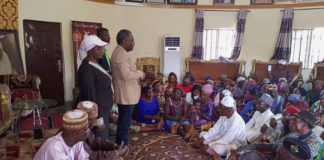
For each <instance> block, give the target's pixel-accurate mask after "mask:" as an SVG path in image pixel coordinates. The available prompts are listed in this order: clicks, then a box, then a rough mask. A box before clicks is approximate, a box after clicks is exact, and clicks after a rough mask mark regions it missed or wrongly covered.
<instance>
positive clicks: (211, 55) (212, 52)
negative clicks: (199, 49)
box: [203, 29, 235, 60]
mask: <svg viewBox="0 0 324 160" xmlns="http://www.w3.org/2000/svg"><path fill="white" fill-rule="evenodd" d="M234 34H235V29H205V30H204V37H203V47H204V60H211V59H218V57H219V56H224V57H230V56H231V53H232V50H233V46H234V40H235V39H234Z"/></svg>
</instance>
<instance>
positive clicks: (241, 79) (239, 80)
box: [236, 77, 246, 83]
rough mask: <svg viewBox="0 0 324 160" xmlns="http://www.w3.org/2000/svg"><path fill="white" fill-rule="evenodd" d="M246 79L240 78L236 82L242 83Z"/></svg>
mask: <svg viewBox="0 0 324 160" xmlns="http://www.w3.org/2000/svg"><path fill="white" fill-rule="evenodd" d="M245 80H246V79H245V78H244V77H239V78H237V79H236V82H237V83H239V82H241V81H245Z"/></svg>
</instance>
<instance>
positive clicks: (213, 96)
mask: <svg viewBox="0 0 324 160" xmlns="http://www.w3.org/2000/svg"><path fill="white" fill-rule="evenodd" d="M205 84H210V85H212V86H213V93H211V94H210V96H209V97H210V98H211V99H212V100H214V99H215V97H216V95H217V90H216V88H215V86H214V81H213V79H212V77H211V76H208V77H206V78H205Z"/></svg>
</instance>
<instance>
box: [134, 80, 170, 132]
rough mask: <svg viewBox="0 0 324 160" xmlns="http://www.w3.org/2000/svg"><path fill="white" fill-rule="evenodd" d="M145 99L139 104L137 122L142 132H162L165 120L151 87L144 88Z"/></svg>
mask: <svg viewBox="0 0 324 160" xmlns="http://www.w3.org/2000/svg"><path fill="white" fill-rule="evenodd" d="M143 93H144V97H143V98H141V99H140V100H139V102H138V104H137V107H138V117H137V118H136V121H137V122H139V123H141V124H140V127H141V128H140V132H142V131H143V132H148V131H156V130H157V131H160V130H161V129H162V127H163V123H164V121H163V118H162V117H161V115H160V113H161V110H160V106H159V102H158V100H157V99H156V98H155V97H153V91H152V88H151V87H150V86H146V87H144V88H143Z"/></svg>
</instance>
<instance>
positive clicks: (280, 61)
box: [278, 59, 287, 66]
mask: <svg viewBox="0 0 324 160" xmlns="http://www.w3.org/2000/svg"><path fill="white" fill-rule="evenodd" d="M278 63H279V64H282V65H284V66H285V65H286V64H287V62H286V61H285V60H283V59H282V60H279V61H278Z"/></svg>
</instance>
